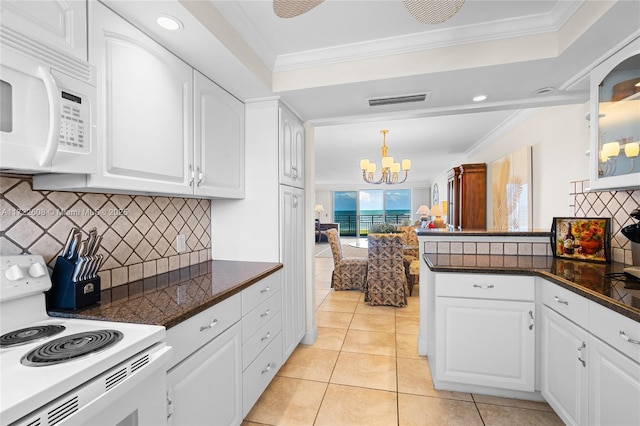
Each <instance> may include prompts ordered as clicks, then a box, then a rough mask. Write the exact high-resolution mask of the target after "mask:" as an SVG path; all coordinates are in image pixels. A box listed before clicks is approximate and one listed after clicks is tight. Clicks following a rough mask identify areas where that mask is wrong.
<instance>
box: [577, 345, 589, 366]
mask: <svg viewBox="0 0 640 426" xmlns="http://www.w3.org/2000/svg"><path fill="white" fill-rule="evenodd" d="M586 347H587V344H586V343H585V342H582V344H581V345H580V346H578V361H580V362H581V363H582V366H583V367H586V366H587V363H586V362H585V361H584V359H582V350H583V349H584V348H586Z"/></svg>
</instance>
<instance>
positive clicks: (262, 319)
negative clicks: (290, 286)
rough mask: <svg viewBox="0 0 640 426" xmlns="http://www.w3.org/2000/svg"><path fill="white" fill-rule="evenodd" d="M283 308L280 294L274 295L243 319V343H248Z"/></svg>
mask: <svg viewBox="0 0 640 426" xmlns="http://www.w3.org/2000/svg"><path fill="white" fill-rule="evenodd" d="M281 308H282V298H281V297H280V292H278V293H276V294H274V295H272V297H271V298H269V299H268V300H266V301H265V302H264V303H262V304H261V305H260V306H258V307H257V308H255V309H254V310H253V311H251V312H249V313H248V314H247V315H244V316H243V317H242V341H243V342H246V341H247V340H249V338H250V337H251V336H253V335H254V334H256V333H257V331H258V330H260V328H262V327H263V326H264V325H265V324H266V323H267V322H269V321H270V320H271V318H273V317H274V316H275V315H276V314H277V313H279V312H280V310H281Z"/></svg>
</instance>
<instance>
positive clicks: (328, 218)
mask: <svg viewBox="0 0 640 426" xmlns="http://www.w3.org/2000/svg"><path fill="white" fill-rule="evenodd" d="M316 204H322V207H323V208H324V211H323V212H322V213H321V214H320V223H333V192H331V191H316ZM313 207H315V205H314V206H313ZM314 213H315V211H314ZM313 217H314V219H315V218H316V217H317V215H315V214H314V216H313Z"/></svg>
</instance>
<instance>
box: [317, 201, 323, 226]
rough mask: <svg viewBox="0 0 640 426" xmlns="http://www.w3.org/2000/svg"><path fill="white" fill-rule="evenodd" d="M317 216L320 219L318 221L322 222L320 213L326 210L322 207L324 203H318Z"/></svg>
mask: <svg viewBox="0 0 640 426" xmlns="http://www.w3.org/2000/svg"><path fill="white" fill-rule="evenodd" d="M315 210H316V218H317V219H318V222H320V213H322V212H323V211H324V207H322V204H316V208H315Z"/></svg>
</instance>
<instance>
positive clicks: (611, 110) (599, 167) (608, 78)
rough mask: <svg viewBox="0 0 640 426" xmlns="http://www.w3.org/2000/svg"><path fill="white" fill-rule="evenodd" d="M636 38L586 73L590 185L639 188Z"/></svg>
mask: <svg viewBox="0 0 640 426" xmlns="http://www.w3.org/2000/svg"><path fill="white" fill-rule="evenodd" d="M638 81H640V38H637V39H635V40H634V41H632V42H631V43H630V44H628V45H627V46H626V47H624V48H623V49H621V50H620V51H618V52H616V53H615V54H614V55H612V56H611V57H610V58H608V59H607V60H605V61H604V62H602V63H601V64H600V65H598V66H597V67H596V68H594V70H593V71H592V72H591V75H590V87H591V91H590V103H591V106H590V109H589V111H590V112H589V120H590V123H589V132H590V140H591V142H590V151H589V152H590V157H591V158H590V160H589V163H590V184H591V189H622V188H629V189H634V188H640V167H639V166H638V147H639V146H638V141H640V92H639V91H638V90H637V86H636V84H637V83H638Z"/></svg>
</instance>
